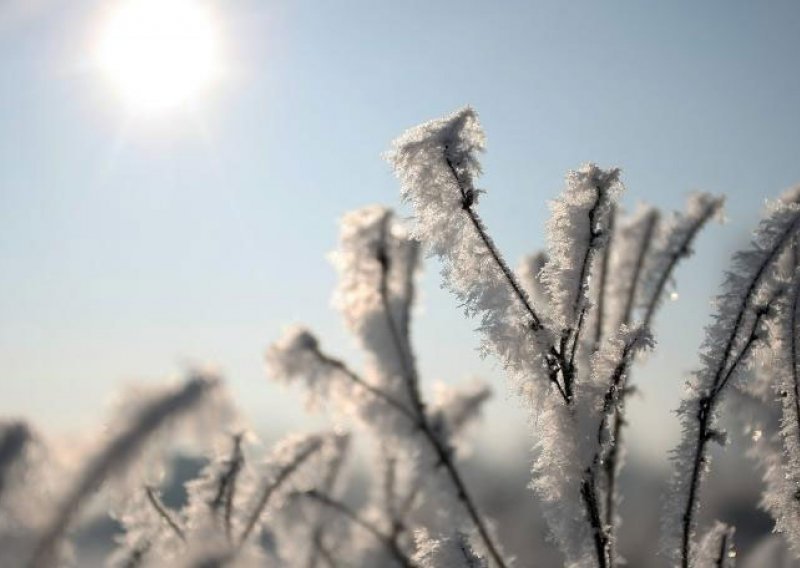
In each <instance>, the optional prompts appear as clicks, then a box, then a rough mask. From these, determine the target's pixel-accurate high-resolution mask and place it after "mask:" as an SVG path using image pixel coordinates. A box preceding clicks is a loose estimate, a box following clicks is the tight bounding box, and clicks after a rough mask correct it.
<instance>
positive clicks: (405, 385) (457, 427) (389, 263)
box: [266, 206, 506, 566]
mask: <svg viewBox="0 0 800 568" xmlns="http://www.w3.org/2000/svg"><path fill="white" fill-rule="evenodd" d="M341 227H342V228H341V238H340V244H339V248H338V249H337V250H336V252H335V253H334V254H333V255H332V259H333V262H334V264H335V266H336V268H337V270H338V272H339V275H340V281H339V286H338V288H337V290H336V292H335V296H334V299H335V304H336V305H337V307H338V308H339V310H340V311H341V313H342V316H343V318H344V320H345V324H346V325H347V327H348V328H349V329H350V331H351V332H352V333H353V334H354V335H355V336H356V338H357V339H358V341H359V343H360V344H361V346H362V347H363V349H364V350H365V352H366V354H367V358H366V365H365V369H364V371H363V373H360V374H359V373H356V372H355V371H354V370H352V369H351V368H350V367H348V366H347V365H345V363H343V362H342V361H340V360H339V359H336V358H334V357H332V356H330V355H328V354H326V353H325V352H324V351H322V349H321V347H320V344H319V341H318V340H317V339H316V337H314V336H313V335H312V334H311V333H310V332H309V331H307V330H305V329H302V328H291V329H289V330H287V332H286V334H285V335H284V337H283V338H281V339H280V340H278V341H277V342H275V343H274V344H273V345H272V346H270V348H269V349H268V351H267V355H266V361H267V370H268V374H269V375H270V376H272V377H274V378H276V379H278V380H283V381H288V382H302V383H303V384H304V385H305V386H306V387H307V390H308V392H309V402H311V403H313V402H315V401H318V400H320V399H323V400H328V401H330V403H331V405H332V406H333V407H334V408H333V410H334V411H335V412H336V413H338V414H339V415H352V416H353V417H355V418H356V419H357V420H358V422H360V423H361V424H362V425H363V426H364V427H366V428H368V429H369V430H370V431H372V432H373V433H374V435H375V436H376V438H377V440H378V442H379V443H380V444H382V445H384V447H386V446H389V447H391V448H392V449H391V452H390V453H388V452H385V451H384V452H380V457H381V459H382V460H383V461H384V463H382V464H380V466H381V469H382V470H383V471H384V472H385V473H384V476H383V484H382V489H383V491H382V492H381V493H382V495H381V496H380V497H379V501H382V503H373V504H371V505H370V507H368V508H367V509H366V510H365V511H364V512H363V513H359V512H356V511H352V510H350V509H349V508H348V507H347V506H346V505H344V504H343V503H340V502H338V501H335V500H332V499H331V497H330V496H328V495H321V494H317V493H312V494H309V495H307V497H309V498H311V499H313V500H315V501H317V502H319V503H320V505H323V506H326V507H327V508H329V509H332V510H335V511H338V512H339V513H341V514H342V515H344V516H345V517H347V518H349V519H350V520H351V521H352V522H353V523H354V524H355V525H357V526H358V527H360V529H363V530H362V531H361V532H362V533H365V534H364V535H363V536H364V537H365V538H367V539H368V540H369V542H368V544H367V545H364V546H363V550H364V552H363V553H361V554H362V555H361V557H360V558H359V565H367V564H375V565H385V564H386V563H394V564H400V565H411V562H412V561H411V556H412V554H413V550H409V545H411V544H413V542H412V541H411V539H410V536H411V534H410V532H409V528H410V527H409V526H408V524H409V516H410V515H411V514H412V513H413V511H414V509H415V507H416V506H417V503H418V502H428V503H431V502H432V503H435V504H436V507H437V508H438V509H439V511H440V514H439V517H440V519H441V521H440V522H444V523H445V524H447V525H450V526H451V527H452V526H453V525H455V526H457V527H462V526H463V528H464V529H469V530H474V531H475V532H476V533H477V535H478V539H479V541H480V547H481V548H482V550H484V551H485V552H486V554H487V555H488V556H489V557H491V558H492V561H493V562H494V563H496V564H497V565H499V566H505V565H506V560H504V559H503V556H502V552H501V549H500V546H499V544H498V543H497V542H496V537H495V536H494V535H493V534H492V532H491V529H490V527H489V525H488V522H487V521H486V519H485V518H484V516H483V515H482V514H481V513H480V512H479V510H478V506H477V504H476V503H475V501H474V498H473V496H472V494H471V492H470V491H469V490H468V488H467V487H466V484H465V482H464V480H463V477H462V474H461V472H460V470H459V467H458V466H457V464H456V455H455V451H454V449H455V443H456V441H457V437H458V435H459V434H460V432H461V431H462V430H463V428H464V426H465V425H466V424H467V423H468V422H469V421H470V420H472V419H473V418H474V416H475V415H476V414H477V413H478V412H479V411H480V408H481V406H482V404H483V402H484V401H485V400H486V399H487V398H488V396H489V391H488V389H487V388H486V387H485V386H484V385H470V386H468V387H467V388H466V389H464V390H447V389H440V391H439V392H440V395H439V397H438V399H437V400H436V401H435V403H434V404H432V405H428V404H426V403H425V402H424V400H423V396H422V391H421V389H420V384H419V383H420V381H419V376H418V371H417V365H416V361H415V357H414V351H413V347H412V342H411V310H412V306H413V300H414V281H415V276H416V271H417V269H418V265H419V263H418V250H419V247H418V244H417V242H416V241H415V240H413V239H411V238H410V237H409V235H408V234H407V232H406V231H405V229H404V228H403V226H402V225H401V224H400V223H398V222H397V221H396V220H395V219H394V217H393V215H392V212H391V211H390V210H388V209H386V208H383V207H377V206H372V207H365V208H363V209H359V210H357V211H354V212H352V213H350V214H348V215H346V216H345V217H344V219H343V220H342V224H341ZM434 522H435V521H434ZM376 544H377V545H380V546H379V550H376V548H375V545H376Z"/></svg>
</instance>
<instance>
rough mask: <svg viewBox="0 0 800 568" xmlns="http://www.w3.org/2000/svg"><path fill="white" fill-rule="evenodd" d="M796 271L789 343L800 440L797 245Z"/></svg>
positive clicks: (799, 304) (796, 422)
mask: <svg viewBox="0 0 800 568" xmlns="http://www.w3.org/2000/svg"><path fill="white" fill-rule="evenodd" d="M794 270H795V281H796V282H795V285H794V289H793V290H792V309H791V314H790V316H789V317H791V324H790V329H789V341H790V353H789V356H790V358H791V359H790V366H791V373H792V390H793V391H794V401H793V402H794V419H795V427H796V429H797V439H798V440H800V372H798V368H797V365H798V358H799V357H798V353H797V349H798V347H800V345H798V341H797V325H798V319H800V314H798V309H800V301H798V299H800V278H798V275H797V270H798V262H797V244H795V263H794Z"/></svg>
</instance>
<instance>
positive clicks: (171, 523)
mask: <svg viewBox="0 0 800 568" xmlns="http://www.w3.org/2000/svg"><path fill="white" fill-rule="evenodd" d="M144 489H145V492H146V493H147V500H148V501H149V502H150V504H151V505H152V506H153V509H155V510H156V512H157V513H158V516H159V517H161V518H162V519H163V520H164V521H165V522H166V523H167V526H168V527H169V528H171V529H172V532H174V533H175V534H176V535H177V536H178V538H179V539H181V540H182V541H184V542H186V535H185V534H183V529H181V527H180V526H178V523H177V521H176V520H175V519H173V518H172V515H171V514H170V513H169V511H168V510H167V508H166V507H165V506H164V504H163V503H162V502H161V499H159V498H158V495H156V493H155V490H154V489H153V488H152V487H150V486H149V485H148V486H146V487H145V488H144Z"/></svg>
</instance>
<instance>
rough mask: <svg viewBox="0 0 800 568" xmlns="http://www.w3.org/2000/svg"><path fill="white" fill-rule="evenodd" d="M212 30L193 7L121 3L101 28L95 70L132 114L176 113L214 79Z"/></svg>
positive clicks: (173, 2) (205, 15)
mask: <svg viewBox="0 0 800 568" xmlns="http://www.w3.org/2000/svg"><path fill="white" fill-rule="evenodd" d="M214 24H215V22H214V18H213V14H212V13H211V11H210V10H209V9H208V7H207V6H204V5H201V4H200V3H198V2H197V1H193V0H125V1H124V2H123V3H121V4H119V5H118V6H117V7H116V8H115V9H114V10H113V12H112V13H111V14H110V15H109V17H108V18H107V20H106V21H105V23H104V25H103V28H102V31H101V35H100V41H99V44H98V49H97V58H98V63H99V66H100V68H101V69H102V70H103V72H104V73H105V75H107V76H108V78H109V79H110V80H111V82H112V84H113V85H114V87H115V88H116V89H117V90H118V92H119V93H120V95H121V96H122V97H123V99H124V100H125V101H126V103H127V104H128V105H129V106H130V107H131V108H132V109H133V110H138V111H147V112H151V111H163V110H168V109H172V108H175V107H179V106H181V105H183V104H185V103H187V102H191V101H192V100H194V99H196V98H197V97H198V96H200V95H201V94H202V93H204V92H205V91H207V90H208V89H209V88H210V87H211V86H212V85H213V84H214V83H215V82H216V81H217V79H218V78H219V75H220V62H219V53H218V51H219V45H218V36H217V30H216V28H215V25H214Z"/></svg>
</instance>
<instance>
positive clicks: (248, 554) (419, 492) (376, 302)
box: [0, 107, 800, 568]
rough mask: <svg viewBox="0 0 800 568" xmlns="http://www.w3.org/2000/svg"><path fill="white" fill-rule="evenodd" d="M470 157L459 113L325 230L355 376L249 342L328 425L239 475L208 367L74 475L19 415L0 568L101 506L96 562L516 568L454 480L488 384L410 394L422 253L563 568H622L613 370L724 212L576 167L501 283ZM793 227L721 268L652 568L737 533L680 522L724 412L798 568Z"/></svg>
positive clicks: (708, 557)
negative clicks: (745, 416) (503, 378)
mask: <svg viewBox="0 0 800 568" xmlns="http://www.w3.org/2000/svg"><path fill="white" fill-rule="evenodd" d="M485 144H486V139H485V135H484V133H483V130H482V128H481V125H480V122H479V120H478V116H477V113H476V112H475V111H474V110H473V109H471V108H469V107H467V108H463V109H460V110H458V111H456V112H454V113H453V114H451V115H449V116H446V117H444V118H441V119H437V120H432V121H430V122H426V123H424V124H422V125H420V126H417V127H415V128H412V129H410V130H408V131H407V132H406V133H404V134H403V135H401V136H400V137H399V138H397V140H395V142H394V143H393V145H392V148H391V150H390V151H389V152H388V153H387V155H386V158H387V160H388V161H389V163H390V164H391V167H392V168H393V170H394V172H395V174H396V176H397V178H398V179H399V182H400V187H401V197H402V199H403V201H404V202H406V203H408V204H410V206H411V208H412V210H413V220H412V221H411V222H410V223H408V224H406V223H404V222H401V221H400V220H399V219H398V218H397V216H396V215H395V214H394V213H393V211H392V210H391V209H388V208H386V207H381V206H368V207H364V208H361V209H358V210H356V211H353V212H350V213H348V214H346V215H345V216H344V217H343V218H342V221H341V229H340V239H339V244H338V247H337V249H336V250H335V251H334V252H333V253H332V254H331V257H330V258H331V261H332V263H333V265H334V267H335V268H336V271H337V272H338V276H339V281H338V285H337V287H336V290H335V291H334V305H335V306H336V308H337V309H338V310H339V312H340V313H341V316H342V319H343V322H344V326H345V327H346V329H347V330H348V331H349V332H350V333H351V334H352V335H353V336H354V338H355V339H356V341H357V343H358V345H359V346H360V348H361V349H362V351H363V352H364V355H365V357H364V360H363V364H362V365H361V366H360V368H355V367H353V366H351V365H350V364H349V363H347V362H345V361H344V360H343V359H342V358H340V357H338V356H336V355H335V354H333V353H330V352H329V351H327V350H326V348H325V342H324V341H323V340H321V339H320V338H318V337H317V336H316V335H315V334H314V333H313V332H312V331H311V330H309V329H307V328H305V327H302V326H298V325H295V326H293V327H289V328H287V329H286V330H285V331H284V333H283V335H282V336H281V337H278V338H277V339H276V340H275V341H274V342H273V343H272V344H271V345H269V346H268V347H267V349H266V353H265V367H266V373H267V375H268V377H269V379H270V380H272V381H276V382H279V383H281V384H283V385H287V386H291V387H297V388H299V389H301V390H302V391H303V393H304V394H305V396H306V400H307V402H308V410H309V411H311V412H317V413H325V414H327V415H328V417H329V419H330V421H331V427H330V429H329V430H328V431H323V432H317V433H310V434H303V435H299V434H293V435H290V436H288V437H286V438H285V439H284V440H283V441H281V442H279V443H277V444H276V445H275V447H274V448H272V450H270V451H268V452H266V456H265V457H264V458H260V459H259V458H257V457H256V456H255V454H256V452H257V450H258V446H259V444H258V441H257V440H256V439H255V437H254V436H253V435H252V433H251V432H250V431H249V429H248V428H247V426H246V421H245V420H244V418H242V417H240V416H239V415H238V413H237V412H236V411H235V408H234V407H233V404H232V402H231V401H230V400H229V399H228V397H227V396H226V394H225V389H224V384H223V382H222V381H221V379H219V378H218V377H216V376H214V375H212V374H209V373H194V374H192V376H190V377H189V378H188V379H187V380H186V381H185V382H184V383H183V384H179V385H170V386H166V387H163V388H161V389H149V390H147V389H138V390H135V391H129V392H127V393H126V394H125V395H124V396H123V397H121V404H120V406H119V410H118V411H117V412H116V413H115V415H114V420H113V421H112V422H111V423H110V424H111V426H110V428H109V429H108V431H107V432H106V433H105V435H104V436H103V437H102V439H100V440H99V441H97V442H96V443H93V444H92V445H91V447H89V448H88V449H86V450H83V451H82V453H81V455H80V456H79V457H78V458H74V457H73V459H71V460H64V459H63V457H61V456H60V455H59V452H58V451H56V448H54V447H52V445H50V444H49V443H48V441H47V440H45V438H44V437H43V436H41V435H40V434H39V433H37V432H36V431H35V429H34V428H33V427H31V426H30V425H28V424H26V423H25V422H22V421H6V422H3V423H0V544H1V546H0V564H1V565H3V566H25V567H29V568H48V567H55V566H63V565H70V563H71V562H72V560H71V558H72V549H71V535H72V533H73V530H74V529H75V527H76V526H78V525H79V524H80V523H81V521H82V518H83V517H84V515H85V511H86V510H87V509H89V508H91V503H92V502H93V501H96V500H104V501H105V503H106V504H107V507H108V508H109V510H110V511H111V512H112V514H113V516H114V518H115V519H116V520H117V522H118V524H119V526H120V527H121V531H122V532H121V533H120V535H119V537H118V546H117V549H116V550H115V551H114V552H113V554H112V555H111V556H110V557H109V559H108V565H109V566H116V567H123V566H124V567H135V566H142V567H145V566H165V565H175V566H187V567H188V566H195V567H199V566H230V567H249V566H267V567H269V566H289V567H292V566H297V567H303V568H317V567H338V566H359V567H371V566H374V567H384V566H388V567H391V566H400V567H419V568H445V567H459V566H463V567H490V566H491V567H501V568H505V567H510V566H536V565H537V559H536V558H515V557H514V556H513V554H512V553H510V552H509V551H508V550H507V549H506V547H505V546H504V544H503V540H504V538H503V537H504V535H503V533H502V531H498V530H497V525H496V523H495V522H494V521H493V520H492V519H491V518H489V516H488V515H487V514H486V513H485V512H484V504H482V503H480V502H479V501H478V499H477V498H476V493H475V491H474V490H473V488H472V487H471V486H470V483H468V477H465V475H464V472H463V469H464V467H465V466H464V463H465V462H464V460H463V458H464V456H465V455H467V453H468V452H467V451H466V450H467V449H468V446H469V444H468V440H469V431H470V426H472V425H474V424H476V423H478V422H479V421H480V418H481V416H480V415H481V410H482V407H483V406H484V404H485V402H486V401H487V400H488V399H489V398H490V396H491V394H492V388H490V386H489V385H487V384H485V383H482V382H480V381H477V380H474V379H473V380H472V381H468V382H465V383H463V385H461V386H458V387H453V386H444V385H439V386H437V387H436V389H435V390H434V396H433V397H432V398H431V399H430V400H427V399H426V396H425V393H426V392H428V389H427V388H426V387H425V383H424V380H423V377H422V376H421V374H420V370H419V366H418V364H417V360H416V356H415V348H414V341H413V336H414V334H413V328H412V315H413V313H414V304H415V299H416V293H415V288H416V285H417V279H418V277H419V271H420V268H421V256H422V254H423V253H427V254H428V255H429V256H433V257H436V258H438V259H439V261H440V262H441V266H442V278H443V283H444V286H445V288H447V289H449V290H450V291H451V292H452V293H453V294H454V295H455V296H456V298H457V299H458V300H459V301H460V303H461V305H462V306H463V309H464V311H465V314H466V316H468V317H471V318H475V319H476V320H477V326H478V329H477V331H478V333H479V335H480V344H479V347H480V350H481V352H482V353H483V354H485V355H486V356H490V357H494V358H495V359H496V360H497V361H498V362H499V363H500V364H501V365H502V367H503V368H504V370H505V371H506V372H507V376H508V378H509V386H510V388H511V389H512V391H513V392H514V393H516V394H517V395H518V396H519V398H520V400H521V401H522V403H523V405H524V406H525V407H526V408H527V409H528V410H529V411H530V417H531V420H530V424H531V429H532V431H531V432H530V435H531V437H532V440H533V446H534V451H533V455H532V458H531V459H532V464H533V465H532V472H531V475H532V478H531V481H530V487H531V488H532V489H533V490H534V492H535V496H536V499H535V503H536V504H537V506H539V507H540V508H541V510H542V513H543V516H544V518H545V519H546V521H547V523H548V527H549V531H550V535H551V537H552V539H553V541H554V542H555V543H556V544H557V545H558V547H559V548H560V550H561V553H562V555H563V563H564V565H565V566H571V567H589V566H599V567H601V568H608V567H612V566H617V565H622V564H624V562H625V560H624V558H622V557H621V555H620V553H619V550H618V541H619V531H620V529H621V527H623V519H622V518H621V515H620V512H619V502H620V499H621V496H620V489H619V484H618V477H619V473H620V470H621V469H622V468H623V466H624V455H625V452H624V433H625V428H626V426H627V425H628V417H627V414H626V403H627V399H628V397H629V395H630V393H631V392H632V390H633V388H634V384H633V380H634V375H635V372H634V371H635V369H636V365H637V362H638V361H640V360H641V359H642V358H643V354H644V353H645V352H647V351H650V350H652V349H654V348H655V346H656V340H657V338H655V337H654V336H653V332H652V329H651V328H652V325H653V322H654V318H655V316H656V314H657V312H658V310H659V308H661V307H663V305H664V298H665V297H666V296H668V295H669V294H671V293H672V287H673V286H674V283H673V280H674V273H675V269H676V267H677V266H678V265H679V263H680V262H681V261H682V260H683V259H685V258H686V257H688V256H690V255H691V253H692V247H693V246H694V243H695V240H696V238H697V235H698V234H699V233H700V232H701V231H702V229H703V228H704V227H705V226H706V225H707V224H708V223H709V222H710V221H711V220H712V219H715V218H716V219H721V218H722V206H723V200H722V198H720V197H716V196H712V195H707V194H694V195H692V196H691V197H690V198H689V200H688V203H687V206H686V208H685V210H684V211H682V212H677V213H672V214H670V215H665V214H664V213H662V212H661V211H659V210H658V209H657V208H655V207H654V206H651V205H640V206H639V208H638V209H636V210H635V211H633V212H632V213H626V212H625V211H624V209H623V208H622V207H621V206H620V205H619V198H620V195H621V193H622V192H623V189H624V187H623V183H622V172H621V170H620V169H619V168H615V167H612V168H603V167H600V166H598V165H596V164H591V163H589V164H584V165H581V166H579V167H577V168H576V169H575V170H574V171H571V172H568V173H567V175H566V180H565V184H564V188H563V190H562V192H561V194H560V196H559V197H558V198H557V199H555V200H554V201H552V203H551V204H550V209H551V217H550V220H549V222H548V224H547V227H546V242H547V247H546V250H543V251H533V252H531V254H530V255H528V256H526V257H525V258H523V259H522V261H521V262H520V264H519V268H518V269H517V270H514V269H512V268H511V266H510V265H509V264H508V262H507V261H506V259H505V257H504V255H503V254H502V252H501V251H500V249H499V248H498V246H497V244H496V243H495V241H494V240H493V239H492V237H491V235H490V231H489V227H488V226H487V224H486V222H485V221H484V220H483V218H482V217H481V215H480V213H479V211H478V205H479V201H480V200H481V199H483V198H484V196H485V195H486V190H484V189H481V188H479V187H478V186H477V183H478V180H479V178H480V175H481V171H482V170H481V163H480V155H481V153H482V152H483V151H484V149H485ZM799 230H800V190H792V191H790V192H787V193H786V194H784V195H783V196H781V197H780V198H778V199H777V200H775V201H774V202H772V203H771V204H770V205H769V206H768V208H767V211H766V213H765V216H764V218H763V221H762V222H761V225H760V226H759V227H758V229H757V231H756V233H755V237H754V240H753V243H752V245H751V247H750V248H748V249H746V250H744V251H741V252H739V253H737V254H736V255H735V256H734V258H733V262H732V267H731V269H730V270H729V271H728V272H727V273H726V275H725V279H724V281H723V284H722V292H721V294H720V296H719V297H718V298H717V301H716V308H715V309H716V311H715V315H714V319H713V320H712V322H711V324H710V325H709V327H708V328H707V333H706V339H705V342H704V344H703V345H702V346H701V350H700V362H699V365H698V370H697V371H696V372H695V373H694V374H693V376H692V378H691V380H690V381H689V383H688V384H687V389H686V393H685V397H684V399H683V402H682V404H681V406H680V408H679V409H678V415H679V418H680V421H681V424H682V426H683V436H682V440H681V442H680V444H679V445H678V447H677V448H676V449H675V450H674V453H673V456H672V459H673V464H674V475H673V480H672V484H671V490H670V493H669V496H668V498H667V499H666V503H667V505H666V507H665V511H664V514H663V518H664V529H663V543H664V544H663V557H662V558H664V559H666V560H667V562H670V563H672V564H674V565H679V566H682V567H684V568H688V567H690V566H691V567H706V566H733V565H734V563H735V561H736V558H737V552H736V548H735V542H734V536H735V527H733V526H729V525H726V524H723V523H720V522H716V523H713V524H711V525H710V526H702V524H703V523H701V521H700V520H699V511H700V506H701V503H702V499H703V487H704V482H705V481H706V480H707V478H708V472H709V470H710V468H711V466H712V462H711V451H710V447H711V445H713V444H722V445H724V444H725V442H726V433H725V432H724V431H723V429H722V427H721V426H720V422H721V418H720V415H721V413H722V412H723V402H724V401H725V400H726V398H730V397H731V396H738V397H745V398H747V399H748V400H749V401H751V403H752V404H753V405H757V406H758V407H759V408H774V409H775V412H779V413H780V414H781V418H780V420H779V421H772V422H771V423H769V421H763V423H762V421H760V420H756V419H754V420H753V421H752V422H751V423H750V425H752V424H757V426H758V428H759V430H758V431H759V432H761V431H762V430H763V431H764V432H765V435H763V436H753V448H752V450H751V454H752V456H753V457H754V458H755V461H756V463H757V465H758V467H759V468H760V471H761V472H762V475H763V478H764V481H765V487H766V489H765V493H764V497H763V506H764V508H765V510H766V511H767V512H769V514H770V515H772V517H773V519H774V522H775V529H776V531H777V532H779V533H780V534H781V535H783V537H784V538H785V539H786V541H787V542H788V545H789V547H790V549H791V550H792V552H793V553H794V554H795V555H798V557H800V499H798V494H800V489H799V488H800V379H799V378H798V377H799V376H800V369H799V368H798V358H799V357H800V353H799V351H798V349H799V348H798V339H797V336H798V319H799V315H798V314H800V250H798V246H800V245H799V244H798V232H799ZM357 434H360V435H361V436H362V437H363V438H365V439H367V440H371V443H372V447H373V451H372V452H370V459H371V460H372V466H371V467H370V468H369V471H368V473H369V480H368V481H369V489H368V491H366V492H362V493H363V498H362V499H361V500H358V499H356V500H355V501H354V500H353V499H351V498H348V487H351V484H352V482H351V481H350V478H349V476H348V473H350V472H351V471H352V468H350V467H348V465H347V457H348V455H349V454H350V453H351V450H350V448H351V446H352V444H351V440H352V438H353V436H355V435H357ZM176 438H179V439H190V440H192V441H193V445H194V447H196V448H198V449H200V450H202V451H203V452H204V455H205V456H206V462H205V466H204V467H203V468H202V469H201V470H200V471H199V472H198V474H197V476H196V477H195V478H194V479H192V480H190V481H189V482H188V483H187V484H186V493H187V500H186V503H185V505H183V506H182V507H177V508H176V507H172V506H169V505H167V504H166V503H165V502H164V500H163V499H162V495H161V488H162V487H163V482H164V479H165V478H166V476H167V475H168V474H169V472H168V471H167V464H168V463H169V459H168V457H169V455H170V451H171V449H172V447H173V446H172V445H171V444H172V440H174V439H176ZM98 489H103V491H100V493H99V494H98ZM523 490H524V488H520V491H523Z"/></svg>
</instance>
